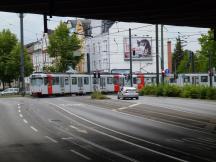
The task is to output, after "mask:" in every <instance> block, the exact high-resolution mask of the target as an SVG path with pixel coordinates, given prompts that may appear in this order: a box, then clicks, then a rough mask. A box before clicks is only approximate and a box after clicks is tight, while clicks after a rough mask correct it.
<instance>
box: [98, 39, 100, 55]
mask: <svg viewBox="0 0 216 162" xmlns="http://www.w3.org/2000/svg"><path fill="white" fill-rule="evenodd" d="M100 53H101V46H100V43H99V42H98V54H100Z"/></svg>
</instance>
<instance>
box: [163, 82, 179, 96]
mask: <svg viewBox="0 0 216 162" xmlns="http://www.w3.org/2000/svg"><path fill="white" fill-rule="evenodd" d="M180 94H181V87H179V86H177V85H169V84H166V85H164V90H163V95H164V96H169V97H178V96H180Z"/></svg>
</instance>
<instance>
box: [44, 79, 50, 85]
mask: <svg viewBox="0 0 216 162" xmlns="http://www.w3.org/2000/svg"><path fill="white" fill-rule="evenodd" d="M48 83H49V82H48V78H47V77H46V78H44V85H48Z"/></svg>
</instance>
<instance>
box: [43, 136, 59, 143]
mask: <svg viewBox="0 0 216 162" xmlns="http://www.w3.org/2000/svg"><path fill="white" fill-rule="evenodd" d="M45 138H47V139H49V140H50V141H52V142H53V143H58V141H56V140H55V139H53V138H51V137H49V136H45Z"/></svg>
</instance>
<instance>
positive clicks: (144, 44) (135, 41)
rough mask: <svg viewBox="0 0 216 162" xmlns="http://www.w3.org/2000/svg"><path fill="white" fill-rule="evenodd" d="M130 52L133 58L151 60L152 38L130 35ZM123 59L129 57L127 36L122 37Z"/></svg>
mask: <svg viewBox="0 0 216 162" xmlns="http://www.w3.org/2000/svg"><path fill="white" fill-rule="evenodd" d="M131 53H132V59H133V60H140V61H141V60H142V61H143V60H148V61H149V60H152V38H151V37H132V38H131ZM124 59H125V60H129V59H130V52H129V38H124Z"/></svg>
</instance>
